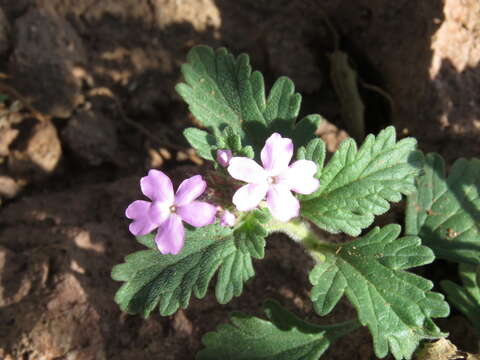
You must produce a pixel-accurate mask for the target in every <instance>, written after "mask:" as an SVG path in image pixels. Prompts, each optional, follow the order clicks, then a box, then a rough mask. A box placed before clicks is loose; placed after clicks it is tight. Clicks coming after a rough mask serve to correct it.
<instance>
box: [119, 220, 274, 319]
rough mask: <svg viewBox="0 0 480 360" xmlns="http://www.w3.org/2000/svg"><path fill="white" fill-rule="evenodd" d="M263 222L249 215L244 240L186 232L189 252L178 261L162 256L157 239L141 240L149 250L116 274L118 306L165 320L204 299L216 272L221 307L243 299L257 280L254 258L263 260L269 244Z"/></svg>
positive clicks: (216, 231) (220, 231) (220, 232)
mask: <svg viewBox="0 0 480 360" xmlns="http://www.w3.org/2000/svg"><path fill="white" fill-rule="evenodd" d="M264 220H265V216H264V215H263V214H262V213H260V212H253V213H251V214H249V217H248V218H247V219H244V220H243V222H242V223H241V225H240V226H242V227H243V228H244V231H242V233H241V236H239V235H240V233H238V234H236V233H234V231H233V230H232V229H230V228H225V227H221V226H219V225H211V226H206V227H203V228H197V229H189V228H188V229H186V240H185V247H184V248H183V249H182V251H181V252H180V254H178V255H162V254H161V253H160V252H159V251H158V250H157V249H156V247H155V244H154V241H153V238H154V235H153V234H152V235H147V236H142V237H139V238H138V241H139V242H140V243H142V244H143V245H145V246H147V247H149V248H150V249H151V250H143V251H138V252H136V253H133V254H130V255H128V256H127V257H126V258H125V263H123V264H120V265H117V266H115V267H114V268H113V270H112V278H113V279H114V280H117V281H123V282H124V284H123V285H122V286H121V288H120V289H119V290H118V291H117V294H116V296H115V301H116V302H117V303H118V304H119V305H120V307H121V308H122V310H124V311H126V312H128V313H130V314H141V315H142V316H143V317H148V316H149V315H150V313H151V312H152V311H153V310H154V308H155V307H156V306H157V305H158V307H159V309H160V314H161V315H164V316H166V315H171V314H173V313H175V312H176V311H177V310H178V308H179V307H182V308H186V307H187V306H188V303H189V301H190V296H191V294H192V292H193V294H194V295H195V296H196V297H197V298H199V299H201V298H203V297H204V296H205V294H206V291H207V288H208V284H209V283H210V280H211V279H212V277H213V275H214V274H215V272H216V271H217V270H218V277H217V283H216V287H215V294H216V297H217V299H218V301H219V302H220V303H222V304H224V303H227V302H229V301H230V300H231V299H232V298H233V297H234V296H239V295H240V294H241V293H242V290H243V286H244V283H245V282H246V281H247V280H248V279H250V278H251V277H252V276H253V275H254V273H255V272H254V270H253V266H252V257H255V258H262V257H263V254H264V250H263V247H264V246H265V240H264V238H263V236H264V235H265V234H264V233H263V232H261V231H259V227H261V226H260V224H262V223H263V221H264Z"/></svg>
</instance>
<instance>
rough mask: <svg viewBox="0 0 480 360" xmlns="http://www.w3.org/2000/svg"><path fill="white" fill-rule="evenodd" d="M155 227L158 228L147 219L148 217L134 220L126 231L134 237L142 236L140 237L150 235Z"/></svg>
mask: <svg viewBox="0 0 480 360" xmlns="http://www.w3.org/2000/svg"><path fill="white" fill-rule="evenodd" d="M157 227H158V225H157V224H155V223H153V222H151V221H150V220H149V219H148V217H145V218H141V219H138V220H134V221H133V222H132V223H131V224H130V225H129V226H128V230H130V232H131V233H132V235H134V236H142V235H147V234H150V233H151V232H152V231H153V230H155V228H157Z"/></svg>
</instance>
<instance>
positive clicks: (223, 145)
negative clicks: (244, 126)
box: [217, 127, 255, 159]
mask: <svg viewBox="0 0 480 360" xmlns="http://www.w3.org/2000/svg"><path fill="white" fill-rule="evenodd" d="M217 144H218V149H230V150H231V151H232V154H233V155H234V156H246V157H248V158H250V159H252V158H253V157H254V155H255V153H254V151H253V148H252V147H251V146H250V145H247V146H243V144H242V139H241V137H240V135H238V134H236V133H235V132H234V131H233V130H232V128H230V127H227V128H225V130H223V131H222V133H221V135H220V136H218V137H217Z"/></svg>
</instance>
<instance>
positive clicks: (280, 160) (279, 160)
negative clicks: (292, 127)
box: [260, 133, 293, 176]
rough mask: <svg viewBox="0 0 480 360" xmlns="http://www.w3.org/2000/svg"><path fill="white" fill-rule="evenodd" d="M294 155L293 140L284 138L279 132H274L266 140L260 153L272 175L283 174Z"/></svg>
mask: <svg viewBox="0 0 480 360" xmlns="http://www.w3.org/2000/svg"><path fill="white" fill-rule="evenodd" d="M292 156H293V142H292V140H290V139H289V138H283V137H282V136H281V135H280V134H278V133H273V134H272V135H271V136H270V137H269V138H268V139H267V141H266V142H265V146H264V147H263V149H262V152H261V153H260V157H261V159H262V164H263V167H264V168H265V170H266V171H267V172H268V173H269V175H271V176H276V175H278V174H281V173H282V172H284V171H285V170H286V169H287V168H288V164H290V160H292Z"/></svg>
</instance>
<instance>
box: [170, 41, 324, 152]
mask: <svg viewBox="0 0 480 360" xmlns="http://www.w3.org/2000/svg"><path fill="white" fill-rule="evenodd" d="M182 73H183V76H184V80H185V82H184V83H180V84H178V85H177V86H176V90H177V92H178V93H179V94H180V96H182V98H183V99H184V100H185V101H186V102H187V103H188V105H189V109H190V111H191V112H192V114H193V115H194V116H195V117H196V118H197V120H198V121H199V122H200V123H201V124H202V125H203V126H205V127H206V128H208V129H209V130H210V131H212V133H213V135H215V136H217V137H220V136H221V133H222V131H223V130H224V129H225V128H226V127H229V128H231V129H232V131H233V132H234V133H235V134H237V135H238V136H240V138H241V140H242V142H243V144H245V145H252V146H254V148H255V149H256V150H259V149H261V148H262V147H263V145H264V143H265V140H266V139H267V138H268V137H269V136H270V135H271V133H273V132H275V131H278V132H280V133H281V134H282V135H283V136H286V137H290V138H292V139H293V140H294V142H295V145H296V146H297V147H300V146H303V145H306V144H307V143H308V141H309V140H310V139H313V138H314V137H315V135H314V133H315V130H316V129H317V127H318V124H319V122H320V121H321V117H320V116H319V115H310V116H307V117H305V118H304V119H302V120H301V121H299V123H298V125H297V126H296V125H295V123H296V119H297V116H298V112H299V110H300V103H301V96H300V94H298V93H296V92H295V86H294V84H293V82H292V81H291V80H290V79H288V78H287V77H281V78H279V79H278V80H277V81H276V82H275V83H274V85H273V86H272V89H271V91H270V93H269V95H268V98H267V97H266V94H265V84H264V80H263V76H262V74H261V73H260V72H258V71H253V72H252V68H251V66H250V61H249V58H248V55H246V54H241V55H239V56H238V57H237V58H235V57H234V56H233V55H232V54H230V53H229V52H228V51H227V50H226V49H224V48H220V49H217V50H213V49H212V48H210V47H207V46H196V47H194V48H192V49H191V50H190V51H189V53H188V55H187V63H186V64H184V65H183V66H182ZM192 145H193V144H192Z"/></svg>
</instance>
